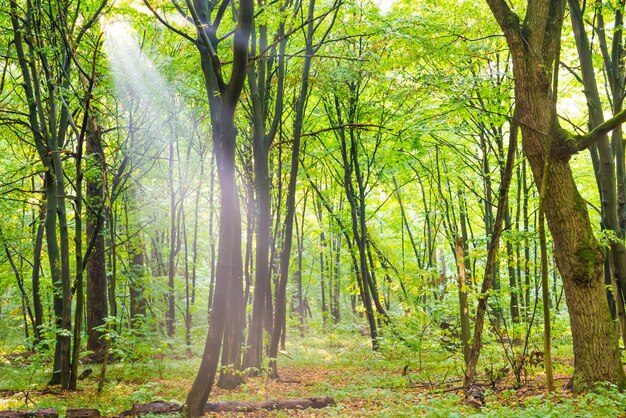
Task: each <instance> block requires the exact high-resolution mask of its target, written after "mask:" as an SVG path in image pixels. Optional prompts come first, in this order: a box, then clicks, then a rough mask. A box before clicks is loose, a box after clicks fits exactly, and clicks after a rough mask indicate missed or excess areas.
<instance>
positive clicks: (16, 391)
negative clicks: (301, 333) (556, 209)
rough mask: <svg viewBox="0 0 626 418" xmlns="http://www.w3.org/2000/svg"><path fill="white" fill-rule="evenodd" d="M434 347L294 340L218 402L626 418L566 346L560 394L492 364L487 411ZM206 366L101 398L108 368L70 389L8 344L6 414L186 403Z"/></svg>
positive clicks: (110, 390)
mask: <svg viewBox="0 0 626 418" xmlns="http://www.w3.org/2000/svg"><path fill="white" fill-rule="evenodd" d="M435 351H436V350H435ZM435 351H428V352H424V353H418V354H415V355H412V354H408V355H407V352H406V351H405V350H401V349H399V348H396V349H394V348H393V347H387V348H386V349H383V350H381V352H379V353H372V352H371V351H370V350H369V349H368V341H367V339H366V338H363V337H360V336H359V337H355V336H354V335H351V336H348V335H335V336H334V337H332V336H331V337H330V338H329V337H328V336H324V337H314V336H310V337H307V338H305V339H297V338H295V337H294V339H292V342H291V343H288V345H287V349H286V351H284V352H282V354H281V355H280V356H279V359H278V360H279V373H280V379H279V380H271V379H268V378H267V377H265V376H259V377H249V378H247V380H246V383H245V384H243V385H241V386H240V387H239V388H237V389H235V390H231V391H225V390H222V389H219V388H215V389H214V390H213V392H212V394H211V399H210V401H218V400H220V401H221V400H233V401H260V400H273V399H289V398H303V397H321V396H330V397H332V398H334V399H335V400H336V402H337V403H336V405H335V406H331V407H327V408H324V409H318V410H304V411H276V412H266V411H263V412H256V413H248V414H243V413H240V414H229V415H227V416H245V417H265V416H270V417H283V416H298V417H302V416H306V417H314V416H356V417H402V416H404V417H412V416H429V417H465V416H472V417H510V416H515V417H525V416H528V417H531V416H532V417H549V416H555V417H556V416H559V417H574V416H576V417H616V416H621V417H626V412H625V409H626V395H625V394H623V393H621V392H619V391H617V390H615V389H612V388H603V387H599V388H598V389H597V390H596V391H595V392H593V393H587V394H583V395H577V396H574V395H572V394H571V393H570V392H568V391H567V390H566V389H565V385H566V383H567V380H568V374H569V372H571V364H570V363H571V361H570V360H567V359H568V358H571V355H567V354H565V355H563V356H562V357H561V358H559V354H558V351H559V350H558V347H557V350H556V351H557V355H556V356H555V357H556V358H555V364H556V365H557V374H556V376H555V377H556V384H557V391H556V392H554V393H552V394H549V395H547V394H546V392H545V384H544V375H543V373H542V372H541V368H540V367H537V368H532V369H529V370H528V375H527V376H526V378H525V379H524V382H523V385H522V386H521V387H520V388H518V389H515V385H514V381H513V378H512V376H511V375H510V374H508V375H507V376H505V377H503V378H502V379H501V380H499V381H498V382H497V383H496V384H495V386H492V385H491V384H490V383H489V381H488V379H487V377H486V372H485V371H484V369H485V367H484V366H483V372H482V375H481V379H482V381H483V383H484V384H485V394H486V407H484V408H482V409H480V410H476V409H473V408H471V407H469V406H465V405H463V393H462V388H461V385H462V383H461V376H462V369H460V366H459V365H458V363H459V362H458V359H457V358H456V355H451V354H450V353H449V352H448V353H447V354H446V352H445V350H441V351H439V352H435ZM486 358H487V359H489V356H488V355H487V356H486ZM486 361H490V360H486ZM198 363H199V357H198V356H195V355H192V356H186V355H184V354H181V353H178V354H176V353H173V354H172V355H171V356H167V357H166V356H156V357H154V358H152V359H151V360H149V361H145V360H144V361H127V360H124V361H118V362H115V363H113V364H111V365H110V366H109V369H108V371H107V383H106V384H105V387H104V390H103V392H102V393H101V394H98V393H97V392H96V388H97V385H98V382H97V380H98V379H97V375H98V374H99V365H86V366H84V368H87V367H91V368H93V373H92V374H91V375H90V376H89V377H87V378H85V379H84V380H81V381H80V384H79V390H78V391H75V392H61V391H59V390H58V389H57V388H49V387H46V385H45V380H46V378H47V377H48V372H49V369H50V366H49V364H47V363H44V362H42V361H40V360H38V358H37V357H36V356H28V355H19V354H16V353H15V352H7V351H6V350H5V351H2V350H0V411H3V410H8V409H37V408H46V407H56V408H57V409H58V411H59V412H60V413H63V412H64V411H65V410H66V409H67V408H79V407H84V408H97V409H99V410H100V412H101V413H102V414H103V415H106V416H114V415H117V414H119V413H121V412H122V411H124V410H129V409H130V408H131V407H132V405H133V404H134V403H145V402H150V401H155V400H165V401H173V402H178V403H182V402H183V401H184V399H185V395H186V392H187V390H188V389H189V387H190V386H191V383H192V382H193V379H194V377H195V373H196V370H197V367H198ZM420 364H421V367H420ZM488 364H494V365H495V364H496V363H495V362H493V360H491V363H488ZM559 365H561V366H559ZM405 366H407V369H406V374H405V375H403V370H404V369H405Z"/></svg>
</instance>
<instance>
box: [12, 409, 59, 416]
mask: <svg viewBox="0 0 626 418" xmlns="http://www.w3.org/2000/svg"><path fill="white" fill-rule="evenodd" d="M33 417H37V418H58V417H59V414H58V412H57V410H56V408H44V409H37V410H34V411H0V418H33Z"/></svg>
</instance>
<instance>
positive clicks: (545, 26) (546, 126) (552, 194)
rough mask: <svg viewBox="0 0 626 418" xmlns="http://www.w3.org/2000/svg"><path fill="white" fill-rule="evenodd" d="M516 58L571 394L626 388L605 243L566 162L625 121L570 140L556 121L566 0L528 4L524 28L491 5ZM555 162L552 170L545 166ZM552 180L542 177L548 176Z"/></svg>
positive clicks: (522, 119) (520, 111)
mask: <svg viewBox="0 0 626 418" xmlns="http://www.w3.org/2000/svg"><path fill="white" fill-rule="evenodd" d="M486 1H487V4H488V5H489V7H490V9H491V11H492V13H493V16H494V17H495V19H496V21H497V22H498V24H499V25H500V27H501V29H502V31H503V32H504V36H505V38H506V41H507V44H508V46H509V49H510V51H511V57H512V62H513V73H514V75H515V102H516V112H517V115H518V116H519V120H518V122H519V124H520V128H521V131H522V138H523V144H524V150H525V154H526V157H527V158H528V161H529V163H530V167H531V169H532V173H533V176H534V179H535V182H536V184H537V186H538V187H541V184H542V179H544V178H545V179H546V181H548V185H547V193H546V196H545V214H546V219H547V221H548V226H549V228H550V231H551V233H552V237H553V239H554V243H555V257H556V262H557V265H558V268H559V271H560V273H561V276H562V277H563V284H564V288H565V297H566V302H567V305H568V307H569V313H570V324H571V328H572V338H573V347H574V376H573V377H572V387H573V388H574V390H577V391H579V390H583V389H585V388H588V387H591V386H592V385H593V384H594V383H595V382H598V381H609V382H612V383H614V384H616V385H618V386H620V387H623V386H625V385H626V376H625V375H624V370H623V368H622V364H621V359H620V355H619V349H618V345H617V339H616V335H615V329H614V328H613V327H612V326H611V321H610V316H609V311H608V309H607V306H606V302H605V298H604V281H603V278H602V277H603V276H602V273H603V263H604V256H603V254H602V251H601V248H600V244H599V243H598V241H597V239H596V238H595V237H594V235H593V231H592V228H591V222H590V220H589V215H588V212H587V208H586V204H585V202H584V200H583V199H582V197H581V196H580V193H579V192H578V190H577V188H576V185H575V182H574V178H573V175H572V170H571V168H570V166H569V159H570V158H571V156H572V154H574V153H575V152H578V151H580V150H583V149H585V148H587V147H589V146H590V145H591V144H593V143H594V142H595V141H597V140H598V139H599V137H600V135H601V134H603V133H606V132H609V131H611V130H612V129H615V128H616V127H618V126H619V124H620V123H621V122H622V119H623V118H624V115H621V114H618V116H617V117H614V118H612V119H610V120H609V121H607V122H605V124H602V125H600V126H598V127H596V128H595V129H594V130H592V131H591V132H590V133H588V134H585V135H578V136H575V135H572V134H570V133H568V132H566V131H565V130H564V129H563V128H562V127H561V126H560V124H559V121H558V118H557V91H558V90H557V80H558V74H557V73H558V72H557V68H558V64H559V53H560V46H561V33H562V26H563V18H564V13H565V1H564V0H559V1H551V2H547V1H545V2H544V1H536V2H528V3H527V6H526V8H525V10H524V12H525V18H524V20H523V21H521V20H520V17H519V15H518V14H517V13H515V12H514V11H513V10H512V9H511V8H510V7H509V5H508V4H507V3H506V2H505V1H503V0H486ZM548 155H549V156H550V160H551V163H550V164H549V165H546V164H545V161H546V159H547V158H548ZM545 169H547V170H548V173H547V175H546V176H545V177H544V170H545Z"/></svg>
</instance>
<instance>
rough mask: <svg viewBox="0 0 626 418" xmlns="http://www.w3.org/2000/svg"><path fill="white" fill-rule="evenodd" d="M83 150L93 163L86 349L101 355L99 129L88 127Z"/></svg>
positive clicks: (103, 288) (103, 293) (105, 311)
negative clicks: (99, 328)
mask: <svg viewBox="0 0 626 418" xmlns="http://www.w3.org/2000/svg"><path fill="white" fill-rule="evenodd" d="M86 151H87V155H88V156H90V158H89V160H88V161H90V162H91V163H92V165H91V166H90V167H87V170H88V171H92V170H93V174H90V175H88V176H87V179H86V183H87V184H86V204H87V213H86V224H85V236H86V238H87V242H88V243H90V244H91V243H92V242H93V247H92V250H91V254H90V255H89V257H88V258H87V349H88V350H90V351H93V352H94V353H95V354H96V358H101V357H102V354H103V352H102V350H103V349H104V345H105V342H104V341H103V340H101V339H100V335H101V334H102V330H100V331H99V330H97V329H96V328H97V327H101V326H102V325H104V324H105V319H106V317H107V316H108V315H109V308H108V306H107V276H106V264H105V249H104V235H103V234H102V232H103V231H102V225H103V217H104V210H103V208H104V205H105V201H104V173H105V171H104V170H105V160H104V151H103V149H102V139H101V137H100V131H99V130H97V129H93V128H92V129H90V130H89V131H88V132H87V136H86Z"/></svg>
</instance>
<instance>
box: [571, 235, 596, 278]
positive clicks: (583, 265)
mask: <svg viewBox="0 0 626 418" xmlns="http://www.w3.org/2000/svg"><path fill="white" fill-rule="evenodd" d="M576 258H577V260H576V265H577V266H576V269H575V270H574V274H573V276H574V277H573V279H574V282H575V283H576V284H577V285H579V286H588V285H589V284H590V283H592V282H593V279H594V278H595V277H596V271H597V269H598V264H599V263H601V262H602V260H601V253H600V252H599V251H598V250H597V249H596V248H595V246H594V245H593V243H588V242H586V243H583V244H582V245H581V246H580V247H579V249H578V251H577V253H576Z"/></svg>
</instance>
